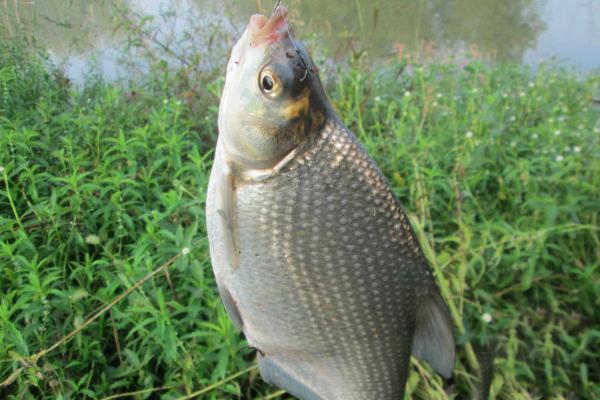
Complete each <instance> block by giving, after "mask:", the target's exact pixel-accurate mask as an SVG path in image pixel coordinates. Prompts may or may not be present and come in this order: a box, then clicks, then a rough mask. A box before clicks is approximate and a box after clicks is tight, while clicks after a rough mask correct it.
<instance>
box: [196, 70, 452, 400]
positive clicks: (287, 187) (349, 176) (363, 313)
mask: <svg viewBox="0 0 600 400" xmlns="http://www.w3.org/2000/svg"><path fill="white" fill-rule="evenodd" d="M228 79H229V78H228ZM226 90H227V88H226ZM326 115H327V117H325V118H324V119H323V121H321V123H320V124H319V126H318V128H317V129H314V132H312V133H311V136H310V139H307V140H306V141H305V142H303V143H302V145H300V146H297V147H295V148H294V149H293V150H292V151H290V152H288V153H286V155H285V156H284V157H283V158H282V159H281V160H280V161H279V162H278V163H276V164H275V165H274V166H273V167H272V168H266V169H258V170H255V171H254V173H245V172H243V171H242V172H240V171H239V170H237V169H236V167H235V165H236V163H235V158H236V157H235V155H233V154H232V153H231V152H229V151H228V146H227V141H226V140H222V138H221V136H220V137H219V142H218V144H217V149H216V155H215V160H214V164H213V170H212V173H211V178H210V182H209V188H208V193H207V207H206V215H207V229H208V237H209V242H210V252H211V259H212V263H213V269H214V273H215V277H216V280H217V284H218V287H219V291H220V293H221V297H222V299H223V302H224V305H225V308H226V309H227V311H228V313H229V315H230V317H231V319H232V320H233V322H234V324H235V325H236V326H237V327H238V328H239V329H241V330H243V332H244V334H245V336H246V338H247V340H248V343H249V344H250V346H252V347H254V348H256V349H257V351H258V358H259V367H260V372H261V375H262V377H263V378H264V379H265V380H266V381H267V382H270V383H273V384H275V385H278V386H280V387H283V388H284V389H286V390H287V391H288V392H290V393H291V394H293V395H295V396H297V397H298V398H300V399H303V400H317V399H322V400H392V399H393V400H396V399H401V398H402V395H403V393H404V387H405V383H406V379H407V376H408V368H409V358H410V356H411V354H413V355H415V356H417V357H419V358H421V359H424V360H426V361H428V362H429V363H430V364H431V365H432V366H433V367H434V369H436V370H437V371H438V372H440V373H442V374H443V375H445V376H449V375H450V374H451V371H452V368H453V364H454V340H453V335H452V324H451V321H450V318H449V316H448V311H447V307H446V305H445V303H444V302H443V300H442V298H441V296H440V294H439V291H438V289H437V287H436V285H435V281H434V279H433V277H432V275H431V272H430V268H429V266H428V264H427V261H426V259H425V258H424V256H423V253H422V251H421V249H420V247H419V244H418V242H417V240H416V237H415V235H414V233H413V230H412V228H411V226H410V223H409V220H408V218H407V216H406V214H405V213H404V212H403V210H402V207H401V205H400V203H399V201H398V199H397V198H396V196H395V195H394V193H393V192H392V190H391V189H390V186H389V184H388V182H387V180H386V179H385V177H384V176H383V175H382V173H381V172H380V170H379V169H378V168H377V166H376V165H375V163H374V162H373V160H372V159H371V158H370V157H369V155H368V154H367V153H366V151H365V150H364V148H363V147H362V145H361V144H360V143H359V141H358V139H357V138H356V137H355V136H354V134H353V133H352V132H350V131H349V130H348V129H346V128H345V127H344V126H343V125H342V124H341V122H340V121H339V120H338V119H337V117H335V116H332V115H331V113H327V114H326ZM222 134H223V132H221V133H220V135H222ZM256 171H258V172H256Z"/></svg>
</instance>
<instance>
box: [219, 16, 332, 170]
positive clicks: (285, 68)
mask: <svg viewBox="0 0 600 400" xmlns="http://www.w3.org/2000/svg"><path fill="white" fill-rule="evenodd" d="M287 13H288V11H287V9H286V8H285V7H284V6H277V7H276V8H275V10H274V11H273V14H272V15H271V17H270V18H267V17H266V16H264V15H260V14H255V15H253V16H252V17H251V18H250V22H249V23H248V27H247V28H246V30H245V31H244V33H243V35H242V37H241V38H240V39H239V41H238V42H237V44H236V45H235V47H234V48H233V51H232V53H231V58H230V60H229V63H228V65H227V75H226V78H225V87H224V89H223V95H222V97H221V104H220V107H219V140H220V141H221V142H222V144H223V146H224V148H225V149H226V152H227V154H228V156H229V157H230V159H233V160H234V161H235V163H236V165H238V167H241V168H247V169H268V168H271V167H273V166H274V165H276V164H277V163H278V162H279V161H281V160H282V159H283V158H285V157H286V155H288V154H289V153H290V152H291V151H292V150H294V149H296V148H298V147H299V146H301V145H302V144H304V143H307V142H308V141H310V139H311V137H314V135H315V134H316V133H317V132H318V131H319V129H320V127H321V126H322V125H323V124H324V122H325V120H326V117H327V116H328V115H329V114H332V113H333V111H331V105H330V103H329V101H328V100H327V96H326V95H325V92H324V90H323V86H322V84H321V81H320V79H319V76H318V69H317V68H316V67H315V65H314V63H313V61H312V59H311V57H310V55H309V54H308V52H307V50H306V48H305V47H304V46H303V45H302V43H301V42H300V41H298V40H296V39H295V38H294V37H293V36H292V33H291V31H290V27H289V25H288V22H287V19H286V17H287Z"/></svg>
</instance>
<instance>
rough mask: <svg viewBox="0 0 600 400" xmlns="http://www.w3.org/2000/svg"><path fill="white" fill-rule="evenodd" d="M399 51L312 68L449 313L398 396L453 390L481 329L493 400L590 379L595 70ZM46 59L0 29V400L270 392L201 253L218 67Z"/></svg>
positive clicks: (599, 365)
mask: <svg viewBox="0 0 600 400" xmlns="http://www.w3.org/2000/svg"><path fill="white" fill-rule="evenodd" d="M404 67H406V65H396V64H395V65H392V66H389V67H386V68H385V69H383V70H381V71H378V72H377V73H375V72H374V70H373V69H371V68H369V67H368V66H366V65H363V64H361V63H360V61H359V62H356V63H354V64H351V65H349V66H347V67H345V68H343V69H341V70H338V71H329V72H330V73H332V76H333V77H334V78H333V79H332V80H329V82H328V86H329V87H330V88H332V92H331V97H332V100H333V102H334V104H335V106H336V108H337V110H338V111H339V113H340V115H341V116H342V119H343V120H344V121H345V122H346V123H347V124H348V126H349V127H350V128H352V129H353V130H354V131H355V132H356V133H357V134H358V135H359V136H360V138H361V139H362V140H363V142H364V143H365V144H366V146H367V148H368V150H369V152H370V153H371V155H372V156H373V157H374V158H375V159H376V161H377V162H378V163H379V165H380V166H381V168H382V169H383V171H384V172H385V174H386V176H388V178H389V179H390V182H391V184H392V186H393V187H394V190H395V192H396V193H397V194H398V196H399V197H400V198H401V200H402V202H403V203H404V206H405V208H406V209H407V211H408V212H409V214H410V216H411V219H412V221H413V224H414V226H415V228H416V229H417V231H418V234H419V236H420V239H421V242H422V244H423V247H424V249H425V251H426V253H427V255H428V257H429V258H430V260H431V262H432V265H433V266H434V269H435V272H436V276H437V278H438V281H439V283H440V286H441V287H442V290H443V293H444V295H445V297H446V299H447V300H448V301H449V303H450V304H451V309H452V311H453V316H454V318H455V325H456V336H457V339H458V359H457V364H456V369H455V374H454V379H453V382H452V384H451V385H447V386H446V388H445V390H444V384H443V382H442V380H441V378H439V377H438V376H436V375H434V374H432V373H431V372H430V369H429V367H428V366H421V365H415V366H414V368H413V369H412V372H411V376H410V378H409V384H408V394H407V396H408V398H428V399H445V398H456V397H458V398H465V397H468V395H467V394H468V393H471V391H472V390H473V387H475V386H476V385H477V381H478V378H477V371H476V370H475V361H474V356H473V354H472V353H471V351H472V349H473V348H475V351H478V350H477V349H478V348H480V346H481V344H482V343H488V344H489V343H492V344H493V345H494V346H495V348H496V349H495V354H496V357H495V370H496V371H495V376H494V386H493V396H494V398H501V399H538V398H556V399H561V398H600V383H599V382H598V378H597V377H598V371H600V327H599V324H598V322H599V321H600V311H599V310H600V296H599V295H598V294H599V292H600V272H599V259H600V246H599V225H598V213H599V208H600V207H599V199H600V143H599V140H600V139H599V138H600V132H599V129H600V125H599V121H600V118H599V113H598V110H596V109H594V108H593V106H592V103H591V96H592V93H594V92H595V90H597V88H598V85H599V84H600V76H599V75H597V74H596V75H589V76H581V75H578V74H577V73H575V72H572V71H569V70H565V69H557V68H542V69H540V70H539V71H537V72H532V71H530V70H528V69H527V68H525V67H520V66H506V65H505V66H502V65H498V66H489V65H485V64H482V63H479V62H477V61H472V62H469V63H468V64H467V65H466V67H465V68H460V67H458V66H456V65H452V64H429V65H427V66H419V65H417V66H415V65H413V66H411V67H410V68H404ZM48 71H52V69H49V68H48V67H47V66H46V65H45V63H44V62H43V61H40V57H39V56H32V55H30V54H29V53H28V52H24V51H22V50H20V48H19V47H18V46H13V45H7V44H0V166H1V167H0V170H2V172H0V296H1V297H0V382H1V381H4V380H6V379H9V378H10V381H11V383H10V384H9V385H8V386H5V387H0V397H1V398H8V399H21V398H39V399H67V398H77V399H84V398H90V399H97V398H103V397H105V396H109V395H114V394H118V393H124V392H129V391H138V390H147V392H145V393H144V394H140V395H137V396H138V398H148V396H155V397H152V398H158V396H159V395H160V396H162V397H161V398H164V399H176V398H179V397H181V396H185V395H187V394H190V393H192V392H194V391H198V390H201V389H203V388H208V389H212V390H208V391H207V393H205V394H203V395H202V396H204V397H202V398H206V399H226V398H231V399H236V398H253V399H256V398H261V397H263V396H268V395H269V394H271V393H276V392H277V389H276V388H273V387H269V386H267V385H266V384H264V383H262V381H261V380H260V379H259V378H258V377H257V372H256V370H255V369H254V368H251V367H252V366H253V365H254V353H253V351H252V350H250V349H249V348H248V347H247V346H246V342H245V341H244V339H243V338H242V337H241V336H240V335H239V334H237V333H236V332H235V331H234V329H233V327H232V325H231V323H230V321H229V320H228V318H227V317H226V314H225V313H224V311H223V308H222V306H221V303H220V300H219V298H218V295H217V292H216V287H215V284H214V280H213V276H212V271H211V268H210V261H209V256H208V246H207V240H206V234H205V227H204V202H205V188H206V185H207V181H208V172H209V170H210V163H211V160H212V148H213V145H214V141H215V139H216V134H217V132H216V118H217V108H218V100H219V94H220V88H221V85H222V83H223V80H222V78H212V77H210V76H208V77H206V78H205V80H204V81H203V82H202V85H201V86H200V87H201V89H199V90H198V91H197V92H198V95H197V96H196V97H195V98H194V99H193V101H192V102H188V101H187V100H188V99H189V96H186V95H182V94H180V93H184V92H185V90H186V87H185V83H182V80H181V79H180V75H178V74H170V73H167V72H163V73H161V74H153V75H152V76H151V77H150V78H148V79H146V80H143V81H140V83H139V84H138V86H136V87H133V88H131V89H133V90H135V95H133V94H131V90H128V91H126V90H124V89H122V88H120V87H119V86H117V85H111V84H106V83H103V82H102V81H99V80H92V81H91V82H89V83H88V85H87V86H86V87H85V88H80V89H75V88H70V87H69V86H68V85H67V84H66V83H65V80H64V78H63V77H62V76H61V75H60V73H58V72H48ZM401 71H403V73H400V72H401ZM326 72H327V71H324V74H326ZM195 85H196V86H195V87H198V86H197V83H195ZM184 248H189V249H190V250H191V252H190V253H189V254H185V255H183V254H181V252H182V250H183V249H184ZM177 254H179V257H178V258H177V260H176V261H175V262H174V264H173V265H171V266H169V267H168V268H164V269H162V270H159V273H158V274H156V275H155V276H153V277H151V279H149V280H148V281H147V282H145V283H144V284H143V285H141V286H139V287H134V285H135V283H136V282H138V281H139V280H141V279H142V278H144V277H146V276H148V274H150V273H152V271H155V270H156V269H157V268H158V267H159V266H161V265H162V264H163V263H165V262H166V261H167V260H169V259H171V258H172V257H173V256H176V255H177ZM127 290H131V293H130V294H128V295H127V296H126V297H125V298H124V299H123V300H122V301H120V302H118V303H116V304H115V305H114V306H112V307H110V308H109V310H108V311H106V312H104V313H101V314H100V315H99V316H98V318H97V319H95V320H93V321H92V322H91V323H89V325H83V324H84V323H85V321H86V320H87V319H88V318H90V317H92V316H93V315H94V313H96V312H97V311H98V310H100V309H101V308H102V307H103V306H107V305H109V304H110V303H111V301H112V300H113V299H115V298H117V296H119V295H120V294H122V293H125V292H126V291H127ZM484 314H489V316H491V318H492V322H491V323H487V322H485V321H484V318H483V315H484ZM82 326H84V329H82V330H81V331H80V332H79V333H77V334H76V335H74V336H73V337H72V339H71V340H69V341H66V342H62V343H61V344H60V345H59V346H57V347H56V348H55V349H53V350H52V351H50V352H48V353H45V354H43V355H41V356H35V355H36V354H38V353H39V352H41V351H44V350H45V349H48V348H50V347H51V346H52V345H53V344H54V343H56V342H58V341H59V340H61V338H63V337H65V336H66V335H67V334H69V332H71V331H73V330H74V329H76V328H78V327H82ZM32 357H34V358H33V359H32ZM249 367H250V369H249V370H248V368H249ZM238 372H242V373H240V374H239V375H235V376H234V379H232V380H229V381H226V382H223V381H222V380H224V379H226V378H227V377H230V376H232V375H234V374H236V373H238ZM214 383H217V384H216V385H214V387H212V388H211V387H209V386H210V385H212V384H214ZM153 388H155V389H159V388H165V389H164V390H157V391H156V392H154V393H153V394H151V392H150V390H151V389H153ZM274 398H279V396H276V397H274Z"/></svg>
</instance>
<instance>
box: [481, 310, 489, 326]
mask: <svg viewBox="0 0 600 400" xmlns="http://www.w3.org/2000/svg"><path fill="white" fill-rule="evenodd" d="M481 319H482V320H483V322H485V323H486V324H489V323H490V322H492V315H491V314H490V313H483V314H481Z"/></svg>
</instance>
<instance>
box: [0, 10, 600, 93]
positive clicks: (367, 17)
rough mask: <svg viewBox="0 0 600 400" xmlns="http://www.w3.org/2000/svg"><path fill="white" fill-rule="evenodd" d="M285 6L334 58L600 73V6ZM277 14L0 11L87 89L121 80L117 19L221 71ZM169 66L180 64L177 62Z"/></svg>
mask: <svg viewBox="0 0 600 400" xmlns="http://www.w3.org/2000/svg"><path fill="white" fill-rule="evenodd" d="M285 4H286V5H287V6H288V8H289V9H290V11H291V15H290V18H291V20H292V25H293V27H294V28H295V31H296V33H297V34H298V35H299V36H301V37H305V38H306V37H308V38H309V39H310V38H312V39H317V43H318V45H319V46H321V47H322V49H323V50H324V51H326V52H327V54H328V55H329V56H330V57H331V58H334V59H335V58H341V57H344V56H345V55H347V54H348V53H358V52H364V51H366V52H367V53H368V54H369V55H370V56H372V57H374V58H384V59H385V58H392V57H397V56H399V55H406V54H419V55H420V56H421V57H433V58H456V57H457V56H458V57H461V56H464V55H465V54H466V53H468V54H469V55H470V56H474V57H480V58H483V59H487V60H491V61H514V62H519V63H525V64H530V65H533V66H534V67H535V66H537V65H538V64H539V62H540V61H541V60H547V59H556V60H558V62H561V63H563V64H566V65H572V66H574V67H576V68H579V69H581V70H583V71H587V70H594V69H599V68H600V0H571V1H565V0H510V1H509V0H505V1H497V0H421V1H419V0H368V1H367V0H354V1H352V0H350V1H349V0H344V1H342V0H328V1H327V2H323V1H317V0H313V1H300V0H288V1H285ZM272 6H273V2H272V1H266V0H256V1H241V0H226V1H224V2H215V1H207V0H195V1H194V0H174V1H169V0H155V1H144V0H129V1H126V0H121V1H116V0H104V1H96V2H88V1H84V0H43V1H27V2H26V1H19V0H13V1H7V0H5V1H4V2H0V21H2V23H3V25H4V27H5V30H7V31H8V32H7V33H8V34H9V35H13V36H14V35H15V34H17V33H19V32H21V33H26V35H27V36H29V37H30V38H33V39H32V40H38V41H40V42H42V43H43V44H44V45H45V46H46V47H47V48H48V49H49V52H50V55H51V57H52V59H53V60H54V61H55V62H56V63H58V64H61V65H63V67H64V69H65V70H66V72H67V74H68V75H69V76H70V77H71V78H72V79H74V80H75V81H76V82H81V81H82V80H83V79H84V76H85V73H86V71H87V70H88V66H89V65H90V61H92V62H93V64H94V65H95V66H96V70H97V71H99V72H100V73H101V74H102V75H104V76H105V77H106V78H108V79H114V78H116V77H118V76H120V75H122V72H123V67H122V64H121V61H122V59H123V58H124V55H125V52H124V51H123V50H122V49H123V47H124V45H125V44H126V43H128V39H129V38H128V37H127V35H126V34H125V33H124V31H123V30H122V29H118V28H119V26H120V25H119V22H118V21H120V20H122V18H120V17H118V15H121V14H120V13H125V14H129V15H133V14H136V15H150V16H153V17H154V19H153V20H152V21H147V22H146V24H147V25H145V27H146V28H147V33H148V35H147V37H146V41H147V43H144V44H143V45H142V46H141V47H138V51H139V50H140V49H142V50H143V49H144V46H146V48H147V47H148V46H156V43H155V42H156V41H158V42H160V43H162V44H166V45H167V46H168V47H169V48H171V49H173V50H174V53H176V54H178V55H179V56H181V58H186V57H187V56H188V55H189V56H190V57H191V55H192V54H201V55H211V54H212V55H213V56H212V58H213V59H212V60H207V58H208V57H204V58H202V57H200V58H199V59H197V60H196V59H194V60H192V61H191V62H192V63H199V64H201V65H207V64H208V63H212V64H213V65H214V64H215V63H216V64H217V65H218V64H220V63H224V61H225V58H226V51H227V49H228V48H229V47H230V46H231V44H232V43H233V42H234V40H235V38H236V37H237V35H239V33H240V32H241V30H242V29H243V28H244V27H245V24H246V23H247V21H248V18H249V16H250V15H251V14H253V13H255V12H263V13H270V11H271V9H272ZM117 10H120V11H117ZM219 32H220V33H219ZM186 38H187V40H184V39H186ZM215 49H219V50H220V51H214V50H215ZM194 52H195V53H194ZM167 56H168V55H167ZM170 58H171V61H175V62H178V60H177V57H175V56H172V55H171V57H170ZM130 59H131V57H130Z"/></svg>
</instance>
